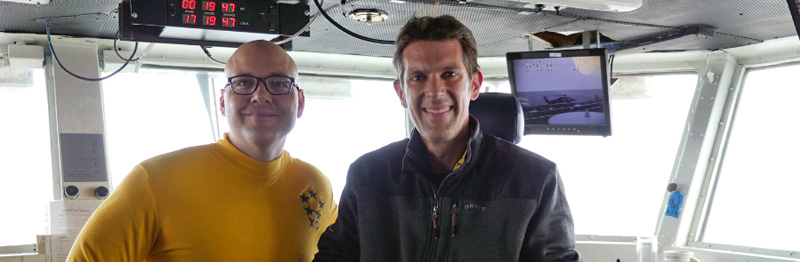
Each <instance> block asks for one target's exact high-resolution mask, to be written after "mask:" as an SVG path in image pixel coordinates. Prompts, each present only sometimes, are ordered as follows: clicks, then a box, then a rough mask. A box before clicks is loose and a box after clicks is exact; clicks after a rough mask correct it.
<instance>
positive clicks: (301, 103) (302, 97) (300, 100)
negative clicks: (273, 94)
mask: <svg viewBox="0 0 800 262" xmlns="http://www.w3.org/2000/svg"><path fill="white" fill-rule="evenodd" d="M305 106H306V94H305V93H304V92H303V89H299V88H298V89H297V118H300V116H302V115H303V108H304V107H305Z"/></svg>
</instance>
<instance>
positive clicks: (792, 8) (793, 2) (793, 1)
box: [786, 0, 800, 37]
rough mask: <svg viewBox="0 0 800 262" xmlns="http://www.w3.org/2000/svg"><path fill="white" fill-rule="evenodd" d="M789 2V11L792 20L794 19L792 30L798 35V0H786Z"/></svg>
mask: <svg viewBox="0 0 800 262" xmlns="http://www.w3.org/2000/svg"><path fill="white" fill-rule="evenodd" d="M786 2H787V3H788V4H789V12H791V13H792V21H794V30H795V31H796V32H797V36H798V37H800V0H786Z"/></svg>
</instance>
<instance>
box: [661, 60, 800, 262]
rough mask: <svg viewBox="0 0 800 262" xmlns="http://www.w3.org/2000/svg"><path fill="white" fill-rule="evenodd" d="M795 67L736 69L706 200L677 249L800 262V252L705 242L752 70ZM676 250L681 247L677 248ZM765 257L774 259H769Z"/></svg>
mask: <svg viewBox="0 0 800 262" xmlns="http://www.w3.org/2000/svg"><path fill="white" fill-rule="evenodd" d="M792 65H800V61H796V60H786V61H778V62H771V63H765V64H739V65H737V67H736V72H735V73H734V74H733V76H732V81H731V85H730V87H729V90H730V92H731V93H730V94H729V95H728V97H727V99H726V102H725V106H724V109H723V113H722V117H721V119H720V125H721V127H720V128H719V129H718V130H717V133H716V135H715V136H713V139H714V144H713V147H712V148H711V158H710V159H709V164H708V167H707V168H706V169H705V170H702V171H703V176H702V179H703V180H702V184H701V196H707V197H704V198H700V199H698V200H697V206H696V209H695V215H694V216H692V220H691V224H690V228H689V230H688V231H687V234H688V236H689V239H688V241H687V242H686V245H685V247H679V248H678V249H685V250H689V251H694V252H695V253H698V252H699V253H706V254H709V255H713V256H714V257H716V258H722V257H724V256H725V253H729V254H727V255H732V254H730V253H731V252H733V255H735V258H736V259H742V257H744V258H745V259H757V260H759V261H762V260H763V261H800V250H783V249H772V248H758V247H749V246H742V245H732V244H722V243H715V242H707V241H703V240H702V239H703V238H704V236H705V229H706V226H707V224H708V217H709V214H710V212H711V208H712V207H713V204H714V196H715V192H716V189H717V184H718V182H719V177H720V174H722V173H724V172H723V171H722V170H721V165H722V163H723V162H724V160H725V153H726V150H727V146H728V142H729V139H730V133H731V131H732V130H733V128H734V123H735V120H736V113H737V110H738V106H739V102H740V100H741V97H742V90H743V89H744V84H745V81H746V79H747V74H748V73H749V72H750V71H751V70H762V69H769V68H779V67H785V66H792ZM676 247H678V246H677V245H676ZM765 256H768V257H771V258H766V257H765ZM765 259H769V260H765Z"/></svg>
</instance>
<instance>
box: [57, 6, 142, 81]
mask: <svg viewBox="0 0 800 262" xmlns="http://www.w3.org/2000/svg"><path fill="white" fill-rule="evenodd" d="M45 31H46V33H47V46H48V47H49V48H50V54H52V55H53V60H55V61H56V64H58V66H59V67H61V69H63V70H64V72H67V74H69V75H71V76H73V77H75V78H77V79H80V80H84V81H103V80H106V79H108V78H109V77H112V76H114V75H116V74H117V73H119V72H120V71H122V69H124V68H125V67H126V66H128V63H130V61H127V60H131V59H133V56H134V55H135V54H136V49H138V48H139V42H136V45H135V46H134V47H133V53H131V57H129V58H128V59H127V60H126V61H125V64H122V66H121V67H120V68H119V69H117V71H114V72H113V73H111V74H109V75H107V76H104V77H101V78H88V77H83V76H79V75H77V74H75V73H73V72H71V71H69V70H67V68H66V67H64V65H63V64H61V61H59V60H58V56H57V55H56V51H55V50H53V41H51V40H50V20H46V23H45ZM115 50H116V48H115Z"/></svg>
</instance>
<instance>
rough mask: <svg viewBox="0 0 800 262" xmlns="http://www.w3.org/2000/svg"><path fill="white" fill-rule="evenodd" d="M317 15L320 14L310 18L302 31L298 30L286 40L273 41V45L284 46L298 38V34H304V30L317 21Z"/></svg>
mask: <svg viewBox="0 0 800 262" xmlns="http://www.w3.org/2000/svg"><path fill="white" fill-rule="evenodd" d="M323 2H325V1H324V0H323ZM319 13H320V12H317V14H315V15H314V17H311V20H310V21H308V23H307V24H306V26H304V27H303V28H302V29H300V31H297V33H294V34H293V35H291V36H289V37H287V38H286V39H281V40H278V41H275V42H273V43H275V44H276V45H282V44H285V43H287V42H289V41H291V40H292V39H293V38H295V37H297V36H299V35H300V34H302V33H303V32H305V31H306V30H308V28H309V27H311V23H314V20H317V17H318V16H319Z"/></svg>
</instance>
